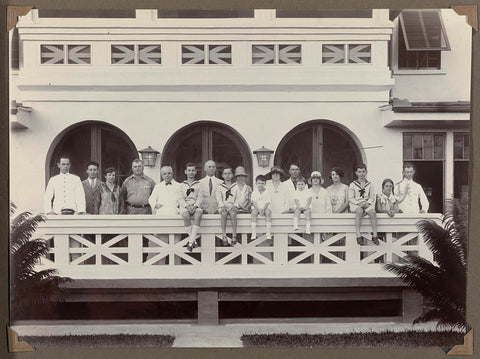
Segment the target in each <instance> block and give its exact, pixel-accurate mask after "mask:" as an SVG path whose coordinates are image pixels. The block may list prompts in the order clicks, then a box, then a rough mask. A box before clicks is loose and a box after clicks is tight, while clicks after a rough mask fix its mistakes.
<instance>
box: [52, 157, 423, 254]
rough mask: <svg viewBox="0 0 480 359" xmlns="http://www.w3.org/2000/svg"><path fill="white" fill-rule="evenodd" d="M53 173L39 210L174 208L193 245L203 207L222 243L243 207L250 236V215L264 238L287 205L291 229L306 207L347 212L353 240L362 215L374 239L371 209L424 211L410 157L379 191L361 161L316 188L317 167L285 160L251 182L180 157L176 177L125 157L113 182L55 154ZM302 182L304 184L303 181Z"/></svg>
mask: <svg viewBox="0 0 480 359" xmlns="http://www.w3.org/2000/svg"><path fill="white" fill-rule="evenodd" d="M57 166H58V168H59V169H60V173H59V174H58V175H56V176H54V177H52V178H50V180H49V182H48V185H47V189H46V192H45V198H44V206H45V208H44V210H45V213H47V214H50V215H51V214H63V215H67V214H85V213H88V214H94V215H96V214H103V215H106V214H156V215H178V214H180V215H181V217H182V218H183V221H184V226H185V232H186V233H187V235H188V249H189V250H190V251H191V250H193V248H195V247H197V246H198V243H197V242H196V237H197V233H198V230H199V228H200V223H201V219H202V215H203V214H207V213H208V214H213V213H219V214H220V217H221V227H222V243H223V245H226V246H230V245H235V244H236V241H237V214H238V213H250V214H251V232H252V236H251V238H252V239H256V238H257V218H258V217H259V216H262V217H265V222H266V231H265V233H266V239H267V240H271V238H272V234H271V220H272V214H281V213H293V231H294V232H300V228H299V219H300V217H301V215H302V214H303V215H304V216H305V224H306V226H305V232H306V233H307V234H309V233H311V217H312V214H320V213H346V212H353V213H355V224H356V236H357V243H358V244H359V245H362V244H363V243H364V238H363V237H362V235H361V232H360V228H361V223H362V218H363V217H364V216H366V215H368V216H369V217H370V220H371V224H372V231H373V234H372V240H373V242H374V243H375V244H379V239H378V233H377V220H376V213H377V212H378V213H387V214H388V215H389V216H392V217H393V216H394V215H395V213H397V212H403V213H424V212H427V211H428V205H429V204H428V199H427V197H426V195H425V193H424V191H423V189H422V187H421V186H420V185H419V184H418V183H416V182H414V181H413V176H414V173H415V170H414V167H413V165H412V164H409V163H405V164H404V166H403V180H402V181H400V182H399V183H397V184H396V188H394V184H393V181H392V180H391V179H385V180H384V181H383V183H382V191H381V193H377V192H376V191H375V189H374V186H373V184H372V183H371V182H370V181H368V180H367V178H366V176H367V167H366V166H365V165H364V164H360V165H357V166H356V167H355V175H356V179H355V180H354V181H353V182H352V183H350V185H349V186H347V185H346V184H344V183H342V178H343V176H344V172H343V170H342V169H341V168H339V167H334V168H333V169H332V170H331V171H330V173H329V177H330V179H331V180H332V184H331V185H330V186H329V187H327V188H324V187H322V185H323V184H324V178H323V176H322V174H321V173H320V172H319V171H313V172H312V173H311V174H310V177H309V178H308V180H307V179H306V178H305V177H303V176H302V175H301V170H300V167H299V165H298V164H291V165H290V168H289V173H288V174H289V178H288V179H287V178H285V177H286V176H287V175H286V173H285V171H283V169H282V168H280V167H278V166H274V167H272V168H271V170H270V172H269V173H267V174H265V175H258V176H257V177H256V178H255V188H254V189H252V188H251V187H250V186H249V185H247V183H246V179H247V178H248V174H247V173H246V171H245V168H244V167H242V166H238V167H236V168H235V170H234V169H233V168H231V167H228V166H227V167H225V168H223V171H222V178H223V180H221V179H219V178H217V177H215V173H216V170H217V167H216V164H215V162H214V161H212V160H209V161H207V162H205V164H204V170H205V173H206V175H205V177H204V178H202V179H200V180H197V179H196V175H197V169H196V166H195V164H194V163H187V164H186V165H185V171H184V173H185V178H186V179H185V180H184V181H183V182H181V183H179V182H177V181H175V179H174V178H173V169H172V167H170V166H163V167H162V168H161V170H160V175H161V179H162V180H161V182H159V183H157V184H156V183H155V181H154V180H153V179H151V178H150V177H148V176H146V175H145V174H144V168H143V162H142V161H141V160H140V159H135V160H134V161H133V162H132V172H133V174H132V175H131V176H129V177H127V178H126V179H125V181H124V182H123V184H122V185H121V186H119V185H117V184H116V183H115V178H116V175H117V173H116V170H115V169H114V168H107V169H105V171H104V177H105V182H102V181H101V180H100V179H99V178H98V175H99V173H98V170H99V167H100V166H99V164H98V163H97V162H95V161H91V162H89V163H88V164H87V169H86V172H87V175H88V178H87V179H85V180H84V181H83V182H82V181H81V180H80V178H79V177H78V176H76V175H73V174H71V173H70V166H71V163H70V159H69V158H68V156H61V157H60V158H59V160H58V163H57ZM309 186H310V187H309ZM228 219H230V221H231V226H232V232H233V233H232V237H231V238H229V237H227V235H226V226H227V220H228Z"/></svg>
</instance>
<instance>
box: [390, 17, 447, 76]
mask: <svg viewBox="0 0 480 359" xmlns="http://www.w3.org/2000/svg"><path fill="white" fill-rule="evenodd" d="M399 18H400V28H399V31H398V68H399V69H413V70H418V69H440V66H441V51H450V45H449V42H448V38H447V33H446V30H445V26H444V25H443V21H442V16H441V13H440V10H431V9H428V10H403V11H402V12H401V13H400V16H399Z"/></svg>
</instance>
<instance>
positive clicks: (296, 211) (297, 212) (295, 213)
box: [293, 208, 302, 218]
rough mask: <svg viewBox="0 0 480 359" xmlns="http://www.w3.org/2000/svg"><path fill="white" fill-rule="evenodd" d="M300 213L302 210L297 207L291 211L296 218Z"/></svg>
mask: <svg viewBox="0 0 480 359" xmlns="http://www.w3.org/2000/svg"><path fill="white" fill-rule="evenodd" d="M301 213H302V211H301V210H300V209H299V208H295V210H294V211H293V216H294V217H296V218H300V214H301Z"/></svg>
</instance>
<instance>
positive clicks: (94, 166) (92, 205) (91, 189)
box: [82, 161, 102, 214]
mask: <svg viewBox="0 0 480 359" xmlns="http://www.w3.org/2000/svg"><path fill="white" fill-rule="evenodd" d="M99 167H100V165H99V164H98V163H97V162H95V161H90V162H88V163H87V175H88V178H87V179H86V180H84V181H83V182H82V185H83V191H84V192H85V203H86V212H87V213H88V214H98V213H99V208H100V201H101V196H102V186H101V183H102V182H101V181H99V180H98V178H97V177H98V168H99Z"/></svg>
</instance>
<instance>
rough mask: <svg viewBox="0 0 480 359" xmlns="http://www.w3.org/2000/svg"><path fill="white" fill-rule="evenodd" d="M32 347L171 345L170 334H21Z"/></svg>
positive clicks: (171, 338) (171, 337)
mask: <svg viewBox="0 0 480 359" xmlns="http://www.w3.org/2000/svg"><path fill="white" fill-rule="evenodd" d="M19 340H22V341H26V342H27V343H28V344H30V345H31V346H33V347H37V348H41V347H72V346H83V347H144V348H145V347H156V348H158V347H171V346H172V345H173V341H174V340H175V337H174V336H171V335H147V334H146V335H128V334H117V335H103V334H101V335H64V336H22V337H20V338H19Z"/></svg>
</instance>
